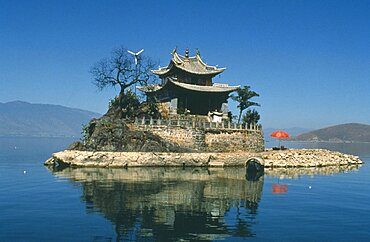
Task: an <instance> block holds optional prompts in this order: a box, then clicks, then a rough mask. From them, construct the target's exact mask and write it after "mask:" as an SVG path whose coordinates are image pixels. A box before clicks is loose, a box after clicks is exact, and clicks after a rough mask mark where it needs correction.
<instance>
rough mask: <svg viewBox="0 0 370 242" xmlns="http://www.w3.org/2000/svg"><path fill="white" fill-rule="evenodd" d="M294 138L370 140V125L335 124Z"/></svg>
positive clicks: (344, 140) (348, 140)
mask: <svg viewBox="0 0 370 242" xmlns="http://www.w3.org/2000/svg"><path fill="white" fill-rule="evenodd" d="M294 140H299V141H332V142H370V125H367V124H357V123H350V124H341V125H335V126H331V127H327V128H323V129H318V130H314V131H312V132H308V133H304V134H301V135H298V136H297V137H295V139H294Z"/></svg>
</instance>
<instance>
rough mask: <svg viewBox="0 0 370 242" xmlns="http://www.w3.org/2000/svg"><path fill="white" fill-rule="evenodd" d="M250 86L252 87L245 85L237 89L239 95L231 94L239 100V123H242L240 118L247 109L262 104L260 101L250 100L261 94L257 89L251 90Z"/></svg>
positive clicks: (233, 98)
mask: <svg viewBox="0 0 370 242" xmlns="http://www.w3.org/2000/svg"><path fill="white" fill-rule="evenodd" d="M250 88H251V87H250V86H244V87H242V88H239V89H237V90H236V92H237V95H231V99H232V100H234V101H236V102H238V106H237V107H238V108H239V117H238V124H239V123H240V118H241V116H242V113H243V111H244V110H245V109H247V108H249V107H252V106H260V104H259V103H256V102H253V101H251V100H250V99H252V98H254V97H259V96H260V95H259V94H258V93H256V92H255V91H252V90H250Z"/></svg>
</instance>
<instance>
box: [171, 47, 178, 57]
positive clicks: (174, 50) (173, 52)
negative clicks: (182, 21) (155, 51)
mask: <svg viewBox="0 0 370 242" xmlns="http://www.w3.org/2000/svg"><path fill="white" fill-rule="evenodd" d="M176 51H177V46H176V47H175V48H174V49H173V51H172V55H173V54H175V53H176Z"/></svg>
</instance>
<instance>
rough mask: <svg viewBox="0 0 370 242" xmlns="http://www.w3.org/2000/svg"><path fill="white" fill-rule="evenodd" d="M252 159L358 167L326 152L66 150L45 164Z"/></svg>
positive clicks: (217, 163)
mask: <svg viewBox="0 0 370 242" xmlns="http://www.w3.org/2000/svg"><path fill="white" fill-rule="evenodd" d="M251 159H254V160H257V162H258V163H260V165H262V166H264V167H323V166H343V165H357V164H362V163H363V162H362V161H361V160H360V159H359V157H357V156H353V155H348V154H343V153H340V152H335V151H329V150H324V149H289V150H284V151H280V150H279V151H273V150H266V151H264V152H257V153H253V152H234V153H213V152H202V153H170V152H166V153H160V152H103V151H101V152H100V151H97V152H91V151H77V150H65V151H61V152H57V153H54V154H53V155H52V157H51V158H49V159H48V160H46V161H45V165H47V166H62V167H153V166H158V167H160V166H173V167H176V166H182V167H184V166H186V167H188V166H199V167H205V166H209V167H224V166H242V167H245V166H246V165H247V162H248V161H249V160H251Z"/></svg>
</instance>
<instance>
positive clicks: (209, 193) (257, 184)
mask: <svg viewBox="0 0 370 242" xmlns="http://www.w3.org/2000/svg"><path fill="white" fill-rule="evenodd" d="M353 169H357V167H324V168H304V169H294V168H289V169H273V170H265V175H268V176H270V175H271V176H276V177H280V178H281V177H285V178H296V177H299V176H301V175H313V174H322V175H328V174H334V173H340V172H346V171H349V170H353ZM53 173H54V175H56V176H58V177H62V178H68V179H70V180H71V181H73V182H80V183H81V184H82V193H83V194H82V200H83V201H84V202H85V203H86V207H87V210H88V212H97V213H101V214H103V215H104V216H105V217H106V218H107V219H109V220H110V221H111V222H112V223H113V224H114V225H115V230H116V236H117V241H119V240H125V241H126V240H129V241H134V240H136V241H138V240H139V241H142V240H147V239H149V240H155V241H176V240H182V239H185V240H204V241H208V240H214V239H222V238H225V237H228V236H233V237H251V236H255V234H254V233H253V229H252V225H253V224H254V223H255V222H256V216H257V209H258V203H259V201H260V200H261V195H262V188H263V183H264V177H263V176H259V175H256V176H253V178H254V179H255V180H254V179H248V178H250V177H251V174H247V172H246V170H245V169H242V168H212V169H206V168H186V169H179V168H129V169H104V168H76V169H72V168H66V169H64V170H61V171H53ZM252 180H254V181H252Z"/></svg>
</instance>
